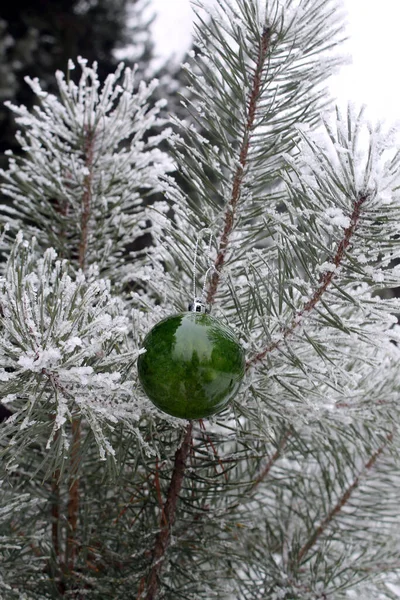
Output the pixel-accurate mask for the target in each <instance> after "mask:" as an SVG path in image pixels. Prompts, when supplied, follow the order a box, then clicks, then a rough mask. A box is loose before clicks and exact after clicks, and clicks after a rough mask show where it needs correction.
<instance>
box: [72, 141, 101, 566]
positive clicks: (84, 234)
mask: <svg viewBox="0 0 400 600" xmlns="http://www.w3.org/2000/svg"><path fill="white" fill-rule="evenodd" d="M84 153H85V166H86V168H87V169H88V174H87V176H86V177H85V179H84V191H83V196H82V211H81V238H80V244H79V266H80V268H81V269H82V271H85V269H86V266H87V264H86V263H87V260H86V259H87V249H88V239H89V221H90V211H91V203H92V180H93V159H94V132H93V131H92V130H90V129H87V130H86V131H85V147H84ZM81 435H82V433H81V417H80V415H78V416H76V417H74V418H73V419H72V448H71V470H70V487H69V499H68V535H67V548H66V556H67V561H68V562H67V564H68V568H69V570H70V571H72V570H73V569H74V565H75V560H76V556H77V542H76V530H77V526H78V516H79V477H78V470H79V461H80V456H79V455H80V444H81Z"/></svg>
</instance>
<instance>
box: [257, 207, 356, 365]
mask: <svg viewBox="0 0 400 600" xmlns="http://www.w3.org/2000/svg"><path fill="white" fill-rule="evenodd" d="M367 197H368V196H366V195H362V196H360V197H359V198H358V200H356V202H355V203H354V206H353V212H352V213H351V217H350V224H349V226H348V227H347V228H346V229H345V230H344V235H343V239H342V240H341V241H340V243H339V246H338V249H337V250H336V254H335V256H334V257H333V260H332V263H333V265H334V266H335V270H334V271H325V273H323V274H322V276H321V279H320V282H319V286H318V288H317V289H316V290H315V292H314V294H313V296H312V297H311V298H310V300H309V301H308V302H307V303H306V304H305V305H304V306H303V308H302V309H301V310H299V311H298V312H297V313H296V314H295V316H294V318H293V320H292V322H291V324H290V325H288V326H287V327H285V328H284V329H283V333H282V336H281V338H280V339H279V340H277V341H275V342H272V343H271V344H270V345H269V346H267V347H266V348H265V349H264V350H263V351H262V352H259V353H258V354H256V355H255V356H254V357H253V358H252V359H250V360H249V361H247V364H246V370H248V369H249V368H250V367H251V366H252V365H254V364H256V363H258V362H261V361H262V360H263V359H264V358H265V356H266V355H267V354H269V353H270V352H272V351H273V350H276V349H277V348H279V346H280V345H281V344H282V342H283V341H284V340H285V339H286V338H287V337H289V336H290V335H291V334H292V333H293V332H294V331H295V330H296V329H297V327H298V326H299V325H300V323H301V321H302V318H303V316H304V315H305V314H306V313H309V312H311V311H312V310H313V308H315V306H316V305H317V303H318V302H319V300H321V298H322V296H323V294H324V293H325V291H326V290H327V288H328V287H329V285H330V284H331V283H332V281H333V279H334V278H335V276H336V270H337V269H338V268H339V267H340V266H341V264H342V262H343V259H344V257H345V252H346V250H347V248H348V247H349V245H350V243H351V239H352V237H353V235H354V232H355V230H356V228H357V225H358V222H359V219H360V214H361V207H362V205H363V204H364V202H365V201H366V200H367Z"/></svg>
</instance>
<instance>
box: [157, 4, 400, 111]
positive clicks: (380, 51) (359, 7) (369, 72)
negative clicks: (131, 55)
mask: <svg viewBox="0 0 400 600" xmlns="http://www.w3.org/2000/svg"><path fill="white" fill-rule="evenodd" d="M343 1H344V5H345V8H346V10H347V12H348V23H349V25H348V35H349V36H350V41H349V42H348V44H347V46H346V48H345V51H346V53H350V54H351V55H352V59H353V62H352V64H351V65H349V66H346V67H343V68H342V70H341V72H340V74H339V75H338V76H336V77H335V78H334V79H333V80H332V84H331V89H332V94H333V96H334V97H336V98H337V102H338V103H339V105H341V106H345V105H346V104H347V102H348V101H349V100H351V101H354V102H355V103H356V104H357V105H360V106H361V105H362V104H365V105H366V106H367V109H368V110H367V114H368V116H369V117H370V118H371V119H373V120H377V119H384V120H386V121H387V122H388V123H393V122H395V121H400V64H399V63H400V0H343ZM152 7H153V9H154V10H156V11H157V13H158V17H157V19H156V22H155V23H154V26H153V33H154V40H155V43H156V53H157V54H159V55H160V56H165V57H167V56H171V55H173V54H175V56H176V59H177V60H178V61H179V60H180V58H181V56H182V53H183V52H184V50H185V49H186V48H187V47H189V46H190V42H191V30H192V17H193V12H192V9H191V7H190V0H152Z"/></svg>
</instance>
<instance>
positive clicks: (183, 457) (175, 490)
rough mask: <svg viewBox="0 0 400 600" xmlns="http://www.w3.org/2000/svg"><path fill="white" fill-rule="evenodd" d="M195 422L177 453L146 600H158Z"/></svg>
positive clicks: (154, 551) (163, 510)
mask: <svg viewBox="0 0 400 600" xmlns="http://www.w3.org/2000/svg"><path fill="white" fill-rule="evenodd" d="M192 429H193V423H192V422H191V423H189V425H188V427H187V429H186V433H185V437H184V439H183V442H182V444H181V445H180V447H179V448H178V450H177V451H176V453H175V462H174V470H173V473H172V477H171V482H170V484H169V488H168V493H167V499H166V501H165V503H164V506H163V509H162V519H161V524H160V532H159V534H158V536H157V539H156V541H155V545H154V550H153V560H152V566H151V570H150V574H149V577H148V579H147V591H146V597H145V598H146V600H156V598H157V595H158V590H159V576H160V573H161V569H162V567H163V564H164V561H165V555H166V551H167V549H168V546H169V544H170V542H171V533H172V527H173V525H174V522H175V517H176V507H177V503H178V498H179V494H180V491H181V488H182V483H183V478H184V475H185V469H186V461H187V457H188V454H189V450H190V443H191V439H192Z"/></svg>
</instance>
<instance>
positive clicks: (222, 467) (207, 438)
mask: <svg viewBox="0 0 400 600" xmlns="http://www.w3.org/2000/svg"><path fill="white" fill-rule="evenodd" d="M199 424H200V429H201V430H202V431H203V435H204V442H205V444H206V448H207V450H208V445H210V446H211V449H212V451H213V453H214V457H215V458H216V460H217V461H218V464H219V466H220V467H221V469H222V470H221V473H218V471H217V467H216V465H215V466H214V470H215V473H216V474H217V475H224V477H225V481H226V482H228V473H227V472H226V470H225V468H224V464H223V462H222V460H221V459H220V457H219V456H218V452H217V449H216V447H215V446H214V444H213V442H212V439H211V438H210V436H209V435H208V433H207V430H206V426H205V425H204V421H203V419H199Z"/></svg>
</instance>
